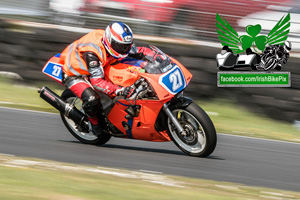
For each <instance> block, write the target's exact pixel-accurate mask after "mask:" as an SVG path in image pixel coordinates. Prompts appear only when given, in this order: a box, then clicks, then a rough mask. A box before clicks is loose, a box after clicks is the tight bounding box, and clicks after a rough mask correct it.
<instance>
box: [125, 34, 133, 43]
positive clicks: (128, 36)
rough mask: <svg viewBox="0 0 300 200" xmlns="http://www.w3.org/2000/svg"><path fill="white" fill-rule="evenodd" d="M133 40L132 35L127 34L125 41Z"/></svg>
mask: <svg viewBox="0 0 300 200" xmlns="http://www.w3.org/2000/svg"><path fill="white" fill-rule="evenodd" d="M131 40H132V36H131V35H126V36H125V37H124V42H130V41H131Z"/></svg>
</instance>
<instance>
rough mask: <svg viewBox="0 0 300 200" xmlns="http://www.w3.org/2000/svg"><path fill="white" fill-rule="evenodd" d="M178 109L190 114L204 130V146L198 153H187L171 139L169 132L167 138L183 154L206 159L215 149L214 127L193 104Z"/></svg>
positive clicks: (203, 112) (207, 117)
mask: <svg viewBox="0 0 300 200" xmlns="http://www.w3.org/2000/svg"><path fill="white" fill-rule="evenodd" d="M175 109H177V108H174V109H172V110H175ZM180 109H182V110H185V111H187V112H189V113H190V114H192V115H193V116H194V117H195V118H196V119H197V120H198V122H199V123H200V124H201V126H202V128H203V130H204V133H205V138H206V146H205V147H204V149H203V150H202V151H201V152H199V153H193V152H189V151H187V150H186V149H184V148H183V147H181V146H180V145H179V144H178V143H177V141H176V140H174V138H173V137H172V134H171V132H170V131H169V130H168V132H169V136H170V137H171V139H172V141H173V142H174V143H175V144H176V146H177V147H178V148H179V149H181V150H182V151H183V152H184V153H186V154H188V155H191V156H197V157H207V156H209V155H210V154H211V153H212V152H213V151H214V150H215V147H216V144H217V135H216V130H215V127H214V125H213V123H212V121H211V119H210V118H209V116H208V115H207V114H206V113H205V111H204V110H203V109H202V108H200V107H199V106H198V105H197V104H195V103H191V104H190V105H188V106H187V107H185V108H180ZM167 127H168V126H167Z"/></svg>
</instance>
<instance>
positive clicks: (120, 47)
mask: <svg viewBox="0 0 300 200" xmlns="http://www.w3.org/2000/svg"><path fill="white" fill-rule="evenodd" d="M131 46H132V43H129V44H123V43H119V42H117V41H115V40H112V41H111V48H112V49H113V50H115V51H116V52H117V53H119V54H128V52H129V50H130V49H131Z"/></svg>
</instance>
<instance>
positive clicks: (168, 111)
mask: <svg viewBox="0 0 300 200" xmlns="http://www.w3.org/2000/svg"><path fill="white" fill-rule="evenodd" d="M150 48H151V49H152V51H153V55H152V54H151V56H150V55H146V56H145V59H143V60H137V59H133V58H130V57H127V58H125V59H123V60H122V61H117V62H115V63H113V64H111V65H109V66H106V67H105V69H104V70H105V75H106V76H105V79H106V80H110V81H111V82H113V83H114V84H117V85H120V86H123V87H128V86H131V87H134V89H135V92H134V94H133V95H132V96H131V97H130V98H128V99H124V97H115V98H114V99H110V98H109V97H108V96H106V95H104V94H102V93H99V95H100V97H101V103H102V105H103V109H104V113H105V116H106V118H107V123H108V129H107V130H105V131H103V133H102V134H100V135H98V136H96V135H94V134H93V133H92V131H91V125H90V122H89V121H88V119H87V117H86V116H85V114H84V111H83V109H82V102H81V100H80V99H79V98H78V97H76V96H75V95H74V94H73V93H72V92H71V91H70V90H68V89H66V90H65V91H64V92H63V93H62V95H61V96H58V95H57V94H55V93H54V92H53V91H51V90H50V89H49V88H47V87H43V88H42V89H39V93H40V97H41V98H43V99H44V100H45V101H47V102H48V103H50V104H51V105H52V106H54V107H55V108H56V109H58V110H59V111H60V113H61V118H62V121H63V123H64V125H65V126H66V127H67V129H68V130H69V131H70V133H71V134H72V135H73V136H74V137H75V138H77V139H78V140H79V141H81V142H83V143H86V144H98V145H101V144H105V143H106V142H107V141H108V140H109V139H110V138H111V136H115V137H122V138H130V139H138V140H146V141H154V142H166V141H171V140H172V141H173V142H174V143H175V144H176V145H177V147H178V148H179V149H181V150H182V151H183V152H184V153H186V154H188V155H191V156H199V157H206V156H208V155H210V154H211V153H212V152H213V151H214V149H215V147H216V143H217V136H216V131H215V127H214V125H213V123H212V121H211V120H210V118H209V117H208V115H207V114H206V113H205V111H203V110H202V109H201V108H200V107H199V106H198V105H197V104H196V103H194V102H193V101H192V99H190V98H187V97H184V95H183V91H184V89H185V88H186V87H187V85H188V84H189V82H190V81H191V78H192V74H191V73H190V72H189V71H188V70H187V69H186V68H185V67H184V66H183V65H182V64H180V63H179V62H178V61H177V60H175V59H174V58H172V57H170V56H168V55H166V54H165V53H164V52H162V51H161V50H160V49H158V48H157V47H155V46H150ZM59 56H60V55H59V54H57V55H56V56H54V57H52V58H51V59H50V60H49V61H48V63H47V64H46V65H45V67H44V68H43V72H44V73H45V74H46V75H48V76H50V77H51V78H53V79H55V80H56V81H58V82H60V83H61V78H62V75H61V72H62V65H61V63H60V59H59ZM86 78H87V79H88V77H86Z"/></svg>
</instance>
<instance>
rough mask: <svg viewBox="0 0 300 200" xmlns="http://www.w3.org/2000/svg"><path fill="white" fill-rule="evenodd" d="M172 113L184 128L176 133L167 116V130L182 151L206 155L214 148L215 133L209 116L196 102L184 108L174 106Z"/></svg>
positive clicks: (194, 154)
mask: <svg viewBox="0 0 300 200" xmlns="http://www.w3.org/2000/svg"><path fill="white" fill-rule="evenodd" d="M172 114H173V115H174V116H175V117H176V119H177V120H178V122H179V123H180V125H181V126H182V127H183V129H184V130H185V133H184V134H180V133H178V131H177V129H176V128H175V126H174V124H173V123H172V121H171V120H170V119H169V118H168V122H167V123H168V131H169V135H170V137H171V139H172V141H173V142H174V143H175V144H176V146H177V147H178V148H179V149H181V150H182V151H183V152H184V153H186V154H188V155H190V156H197V157H207V156H209V155H210V154H211V153H212V152H213V151H214V149H215V147H216V144H217V135H216V130H215V127H214V125H213V123H212V121H211V120H210V118H209V116H208V115H207V114H206V113H205V112H204V110H202V109H201V108H200V107H199V106H198V105H197V104H195V103H191V104H190V105H189V106H187V107H186V108H175V109H173V110H172Z"/></svg>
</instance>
